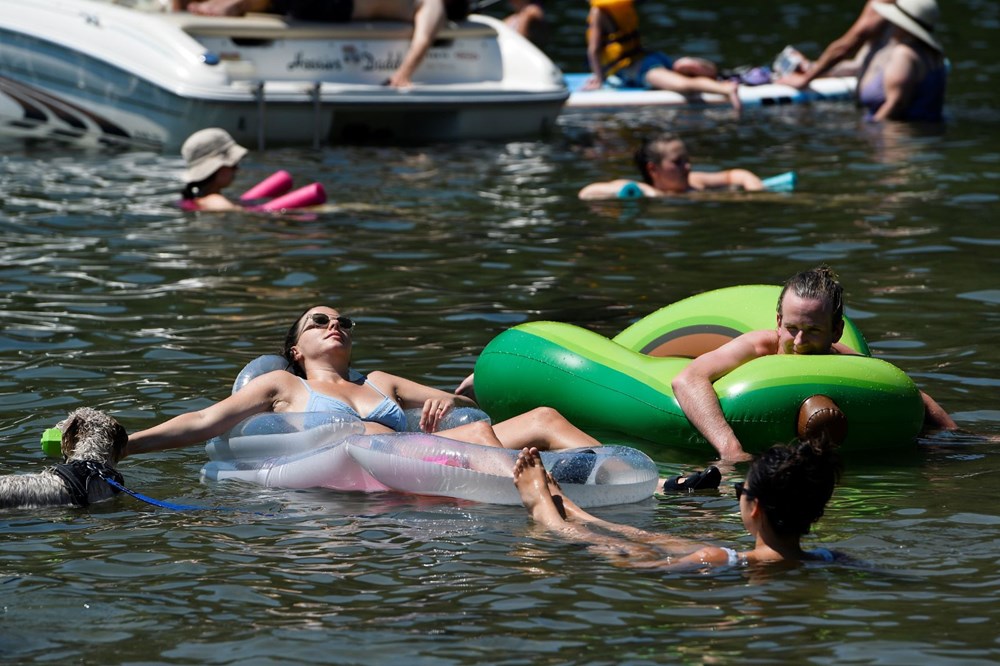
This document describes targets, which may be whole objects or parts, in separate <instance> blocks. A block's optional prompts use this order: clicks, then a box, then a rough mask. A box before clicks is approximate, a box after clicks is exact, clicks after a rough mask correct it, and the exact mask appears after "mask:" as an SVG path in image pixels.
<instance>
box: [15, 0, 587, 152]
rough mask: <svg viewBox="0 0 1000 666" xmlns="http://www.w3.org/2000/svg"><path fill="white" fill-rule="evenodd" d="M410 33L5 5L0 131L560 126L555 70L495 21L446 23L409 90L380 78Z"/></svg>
mask: <svg viewBox="0 0 1000 666" xmlns="http://www.w3.org/2000/svg"><path fill="white" fill-rule="evenodd" d="M8 5H9V7H8ZM409 32H410V27H409V26H406V25H405V24H395V23H387V24H384V25H383V24H373V23H358V24H343V25H326V24H304V23H297V24H296V23H293V22H287V21H284V20H282V19H281V18H279V17H274V16H270V17H253V18H246V19H213V18H209V17H193V16H190V15H187V14H150V13H146V12H140V11H136V10H131V9H127V8H122V7H118V6H114V5H109V4H105V3H100V2H91V1H89V0H74V2H73V3H72V4H68V3H67V2H65V1H63V2H60V1H59V0H54V1H53V2H41V1H40V0H26V3H24V4H22V3H20V2H19V3H18V5H17V9H14V4H13V2H12V0H0V132H3V133H4V134H7V135H14V136H20V137H25V138H38V139H58V140H63V141H71V142H76V143H81V144H89V145H97V146H122V147H128V148H144V149H163V150H176V149H177V148H178V147H179V146H180V144H181V143H182V142H183V141H184V139H185V138H186V137H187V136H189V135H190V134H191V133H193V132H195V131H197V130H198V129H201V128H204V127H213V126H214V127H221V128H223V129H225V130H227V131H228V132H229V133H230V134H231V135H232V136H233V137H234V138H235V139H236V140H237V141H239V142H240V143H244V144H246V145H249V146H255V147H258V148H261V147H263V146H264V145H314V146H319V145H322V144H325V143H330V142H332V143H341V142H352V143H353V142H359V141H360V142H364V141H392V142H396V141H400V142H425V141H461V140H469V139H487V140H495V139H501V140H503V139H515V138H525V137H532V136H538V135H542V134H545V133H546V132H548V131H549V130H550V129H551V128H553V127H554V126H555V121H556V118H557V116H558V114H559V112H560V110H561V108H562V106H563V104H564V102H565V100H566V98H567V97H568V95H569V92H568V90H567V89H566V87H565V85H564V84H563V82H562V76H561V73H560V72H559V70H558V68H556V67H555V66H554V65H552V63H551V61H549V60H548V59H547V58H546V57H545V56H544V55H543V54H541V52H540V51H538V50H537V49H535V48H534V47H533V46H531V45H530V43H528V42H526V41H524V40H523V39H521V38H520V36H518V35H516V34H514V33H512V31H510V30H508V29H507V28H506V27H504V26H503V25H502V24H501V23H499V22H497V21H495V20H493V19H490V18H489V17H475V16H474V17H470V20H469V22H466V23H463V24H461V25H459V26H453V27H451V28H449V29H447V30H446V31H445V32H443V33H442V39H441V40H440V41H439V43H437V44H436V45H435V47H434V48H432V49H431V51H430V53H429V54H428V56H427V58H426V60H425V62H424V64H422V65H421V67H420V68H419V69H418V70H417V72H416V74H415V75H414V81H415V85H414V86H412V87H410V88H406V89H396V88H391V87H388V86H385V85H383V83H384V81H385V80H386V79H387V77H388V75H389V73H391V72H392V71H393V69H394V68H395V66H396V65H397V64H398V62H399V60H400V59H401V57H402V54H403V53H404V52H405V49H406V46H407V44H408V38H409ZM518 40H521V41H520V42H519V41H518Z"/></svg>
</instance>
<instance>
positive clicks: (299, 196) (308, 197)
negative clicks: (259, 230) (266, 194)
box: [256, 183, 326, 211]
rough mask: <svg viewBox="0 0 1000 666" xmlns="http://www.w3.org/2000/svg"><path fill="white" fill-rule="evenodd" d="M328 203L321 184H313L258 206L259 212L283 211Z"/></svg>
mask: <svg viewBox="0 0 1000 666" xmlns="http://www.w3.org/2000/svg"><path fill="white" fill-rule="evenodd" d="M325 202H326V190H324V189H323V186H322V185H320V184H319V183H312V184H311V185H306V186H305V187H300V188H299V189H297V190H295V191H293V192H289V193H288V194H286V195H285V196H283V197H278V198H277V199H271V200H270V201H268V202H267V203H264V204H261V205H260V206H257V208H256V209H257V210H268V211H273V210H282V209H285V208H304V207H305V206H317V205H319V204H321V203H325Z"/></svg>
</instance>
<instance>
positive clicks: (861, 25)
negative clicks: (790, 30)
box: [777, 0, 894, 88]
mask: <svg viewBox="0 0 1000 666" xmlns="http://www.w3.org/2000/svg"><path fill="white" fill-rule="evenodd" d="M893 2H894V0H867V1H866V2H865V5H864V8H862V10H861V13H860V14H859V15H858V18H857V19H855V21H854V23H853V24H851V27H850V28H848V30H847V32H845V33H844V34H843V35H841V36H840V37H838V38H837V39H835V40H834V41H832V42H830V44H829V45H828V46H827V47H826V48H825V49H823V53H822V54H821V55H820V57H819V58H817V59H816V60H814V61H813V62H812V63H810V65H809V67H808V68H806V69H805V71H802V72H798V71H796V72H792V73H790V74H786V75H784V76H782V77H781V78H780V79H778V80H777V83H782V84H785V85H789V86H794V87H796V88H806V87H808V86H809V84H810V83H811V82H812V81H813V79H817V78H820V77H823V76H853V75H854V74H855V73H856V72H859V73H860V74H863V73H864V70H865V69H866V68H867V64H868V61H867V58H866V56H870V55H871V54H874V53H875V52H876V51H877V50H878V49H880V48H882V46H883V45H885V43H886V42H887V41H888V39H889V28H888V24H887V22H886V21H885V19H884V18H882V15H881V14H879V13H878V12H877V11H875V5H877V4H892V3H893ZM855 56H857V60H858V62H857V63H854V62H845V61H848V59H850V58H853V57H855ZM840 63H845V65H844V66H843V67H842V68H840V67H838V65H840Z"/></svg>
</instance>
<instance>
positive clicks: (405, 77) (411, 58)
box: [389, 0, 446, 88]
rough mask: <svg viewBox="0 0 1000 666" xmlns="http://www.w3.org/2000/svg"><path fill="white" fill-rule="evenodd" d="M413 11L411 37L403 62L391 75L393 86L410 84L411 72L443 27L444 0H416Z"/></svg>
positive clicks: (398, 86)
mask: <svg viewBox="0 0 1000 666" xmlns="http://www.w3.org/2000/svg"><path fill="white" fill-rule="evenodd" d="M414 7H415V9H414V12H413V37H411V38H410V48H409V49H407V51H406V55H404V56H403V62H401V63H400V64H399V67H398V68H397V69H396V71H395V72H393V73H392V76H391V77H389V85H390V86H393V87H395V88H405V87H407V86H409V85H412V83H413V82H412V81H411V80H410V79H411V78H412V77H413V73H414V72H415V71H416V70H417V67H419V66H420V63H421V62H423V59H424V56H425V55H427V51H429V50H430V48H431V45H432V44H433V43H434V38H435V37H436V36H437V33H438V31H439V30H441V28H443V27H444V25H445V23H446V20H445V10H444V0H417V1H416V3H415V5H414Z"/></svg>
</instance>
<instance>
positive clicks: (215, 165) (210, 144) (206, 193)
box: [181, 127, 247, 211]
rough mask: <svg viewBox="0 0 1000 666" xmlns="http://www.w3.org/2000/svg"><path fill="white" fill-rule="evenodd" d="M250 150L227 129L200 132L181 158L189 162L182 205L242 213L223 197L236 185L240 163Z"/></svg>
mask: <svg viewBox="0 0 1000 666" xmlns="http://www.w3.org/2000/svg"><path fill="white" fill-rule="evenodd" d="M246 154H247V149H246V148H244V147H243V146H241V145H240V144H238V143H236V141H234V140H233V137H231V136H230V135H229V132H227V131H226V130H224V129H220V128H218V127H209V128H208V129H203V130H198V131H197V132H195V133H194V134H192V135H191V136H189V137H188V138H187V140H185V141H184V145H182V146H181V155H182V156H183V157H184V160H185V161H186V162H187V170H186V171H185V172H184V182H185V185H184V191H183V192H182V193H181V205H182V206H184V207H185V208H191V209H194V210H208V211H225V210H238V209H240V208H242V207H241V206H240V205H238V204H235V203H233V202H232V201H230V200H229V199H227V198H226V197H225V196H223V194H222V190H224V189H225V188H227V187H229V186H230V185H232V183H233V178H234V177H235V176H236V170H237V169H238V168H239V163H240V160H242V159H243V158H244V157H245V156H246Z"/></svg>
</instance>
